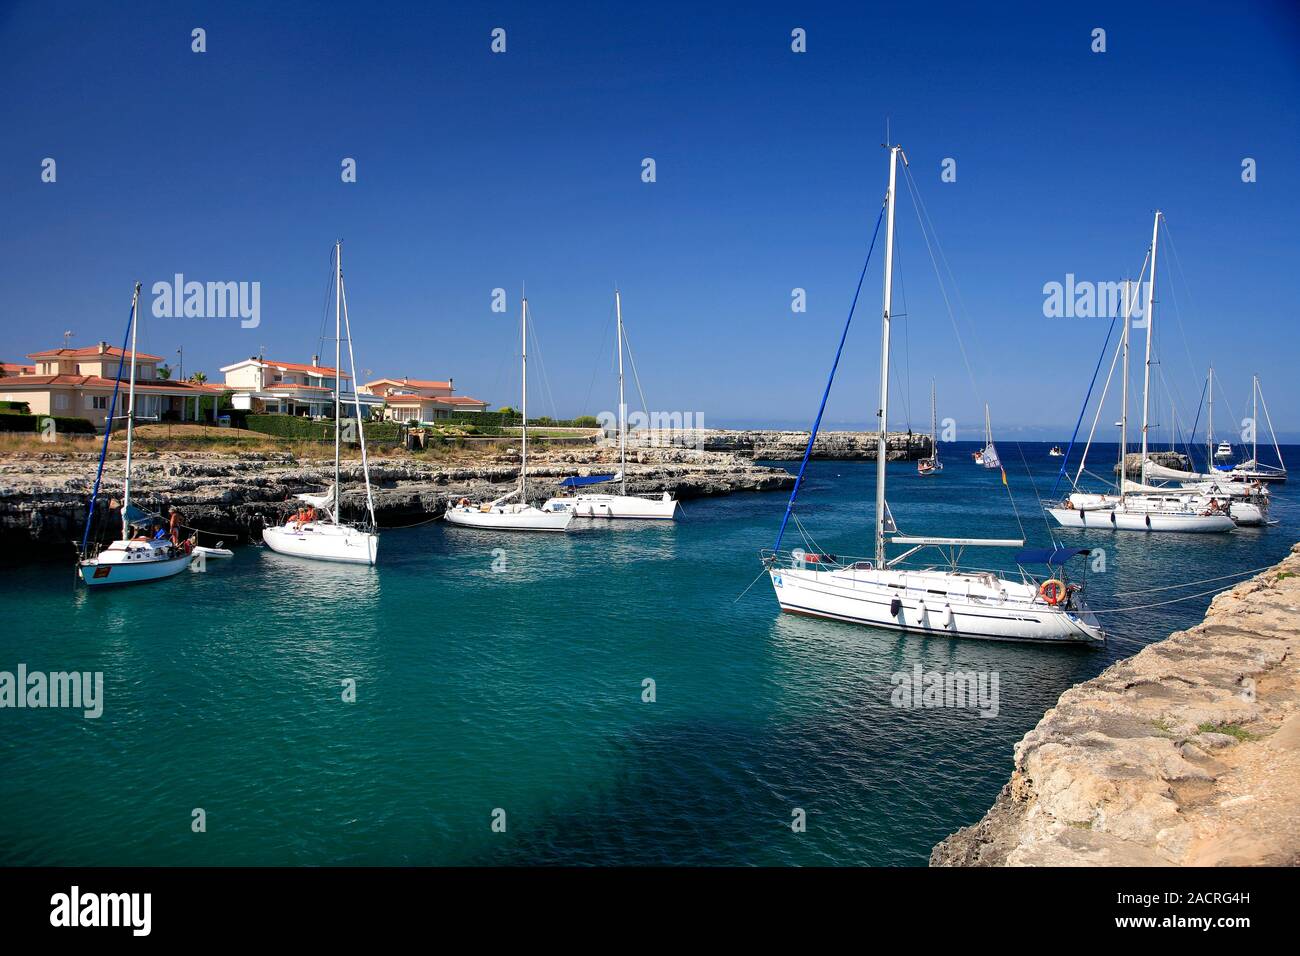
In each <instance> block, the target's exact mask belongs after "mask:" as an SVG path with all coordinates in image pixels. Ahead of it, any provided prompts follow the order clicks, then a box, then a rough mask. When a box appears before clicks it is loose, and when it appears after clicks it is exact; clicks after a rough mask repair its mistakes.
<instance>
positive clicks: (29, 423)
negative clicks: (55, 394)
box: [0, 412, 95, 435]
mask: <svg viewBox="0 0 1300 956" xmlns="http://www.w3.org/2000/svg"><path fill="white" fill-rule="evenodd" d="M47 418H53V419H54V430H55V431H56V432H62V433H64V434H69V435H93V434H94V433H95V426H94V425H92V424H91V423H90V421H89V420H88V419H85V418H60V417H59V416H58V415H15V414H13V413H12V412H0V432H33V433H35V432H39V431H40V430H41V422H43V421H44V420H45V419H47Z"/></svg>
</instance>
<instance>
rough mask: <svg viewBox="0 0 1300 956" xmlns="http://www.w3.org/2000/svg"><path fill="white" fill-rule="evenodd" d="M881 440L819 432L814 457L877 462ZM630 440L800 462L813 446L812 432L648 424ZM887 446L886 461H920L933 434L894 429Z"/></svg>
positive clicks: (646, 444) (872, 436)
mask: <svg viewBox="0 0 1300 956" xmlns="http://www.w3.org/2000/svg"><path fill="white" fill-rule="evenodd" d="M878 439H879V436H878V433H876V432H831V431H824V432H821V433H819V434H818V435H817V441H816V442H815V443H814V444H813V452H812V457H813V458H820V459H842V460H848V459H857V460H862V461H875V460H876V445H877V442H878ZM628 441H629V443H630V444H631V445H632V446H634V447H639V448H668V447H672V448H702V449H704V450H705V451H717V452H727V453H730V454H734V455H743V456H744V457H746V458H765V459H767V460H769V461H791V460H793V461H798V460H800V459H802V458H803V454H804V450H805V449H806V448H807V447H808V433H807V432H788V431H769V430H751V431H735V430H731V429H722V428H688V429H677V430H671V431H670V430H664V429H643V430H640V431H636V432H632V433H631V434H630V435H629V436H628ZM885 448H886V453H885V460H886V461H915V460H916V459H918V458H924V457H926V456H927V455H929V454H930V436H929V435H915V434H912V433H911V432H890V433H889V434H888V435H886V436H885Z"/></svg>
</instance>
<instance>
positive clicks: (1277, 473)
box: [1230, 375, 1286, 484]
mask: <svg viewBox="0 0 1300 956" xmlns="http://www.w3.org/2000/svg"><path fill="white" fill-rule="evenodd" d="M1261 404H1262V405H1263V406H1264V419H1265V421H1267V422H1268V431H1269V434H1270V435H1271V436H1272V438H1273V452H1274V454H1276V455H1277V464H1276V465H1265V464H1263V463H1262V462H1261V461H1260V460H1259V406H1260V405H1261ZM1250 421H1251V451H1250V460H1249V461H1243V462H1240V463H1238V464H1237V465H1234V466H1233V469H1232V471H1231V473H1230V475H1231V478H1232V480H1233V481H1249V482H1254V481H1264V482H1278V483H1279V484H1280V483H1282V482H1284V481H1286V462H1284V461H1283V460H1282V448H1281V447H1280V446H1279V445H1278V443H1277V432H1275V431H1273V417H1272V416H1271V415H1269V413H1268V403H1267V402H1265V401H1264V389H1263V388H1262V387H1261V386H1260V384H1259V376H1258V375H1252V376H1251V380H1250Z"/></svg>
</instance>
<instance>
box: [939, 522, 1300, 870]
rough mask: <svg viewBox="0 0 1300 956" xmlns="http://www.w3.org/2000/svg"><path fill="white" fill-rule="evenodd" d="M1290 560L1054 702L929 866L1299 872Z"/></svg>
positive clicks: (1298, 569) (1299, 579)
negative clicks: (988, 805)
mask: <svg viewBox="0 0 1300 956" xmlns="http://www.w3.org/2000/svg"><path fill="white" fill-rule="evenodd" d="M1298 643H1300V545H1297V546H1296V547H1295V548H1293V549H1292V551H1291V554H1290V555H1289V556H1288V557H1287V558H1286V559H1285V560H1283V561H1282V562H1281V563H1280V564H1278V565H1276V566H1275V567H1273V568H1271V569H1270V570H1268V571H1265V572H1264V573H1263V574H1260V575H1258V576H1257V577H1255V578H1252V579H1251V580H1249V581H1246V582H1244V583H1242V584H1239V585H1237V586H1236V587H1234V588H1232V589H1231V590H1230V591H1226V592H1224V593H1222V594H1220V595H1218V596H1217V597H1216V598H1215V599H1214V601H1213V603H1212V604H1211V605H1210V608H1209V610H1208V611H1207V612H1206V615H1205V620H1204V621H1203V622H1202V623H1201V624H1198V625H1197V626H1196V627H1193V628H1191V629H1190V630H1187V631H1179V632H1176V633H1174V634H1172V635H1170V636H1169V637H1168V638H1166V639H1165V640H1163V641H1160V642H1159V643H1156V644H1152V645H1150V646H1148V647H1146V648H1144V649H1143V650H1142V651H1140V652H1139V653H1138V654H1136V655H1135V656H1133V657H1131V658H1129V659H1127V660H1124V661H1121V662H1119V663H1117V664H1115V665H1113V666H1111V667H1109V668H1107V669H1106V670H1105V671H1103V672H1102V673H1101V674H1100V675H1099V676H1098V677H1096V678H1094V679H1093V680H1090V681H1087V682H1085V683H1083V684H1079V685H1078V686H1076V687H1074V688H1071V689H1070V690H1068V691H1066V692H1065V693H1064V694H1062V695H1061V699H1060V701H1059V702H1058V703H1057V705H1056V706H1055V707H1054V708H1052V709H1051V710H1049V711H1048V712H1047V714H1046V715H1045V716H1044V717H1043V719H1042V720H1041V721H1040V722H1039V724H1038V726H1037V727H1035V728H1034V729H1033V730H1032V731H1030V732H1029V733H1028V734H1026V735H1025V737H1024V739H1023V740H1021V741H1020V743H1019V744H1017V745H1016V748H1015V769H1014V771H1013V772H1012V775H1011V781H1010V782H1009V783H1008V784H1007V785H1006V786H1005V787H1004V788H1003V790H1002V792H1001V793H1000V794H999V795H998V798H997V800H996V801H995V802H994V804H993V808H992V809H991V810H989V812H988V813H987V814H985V816H984V818H983V819H982V820H980V821H979V822H978V823H976V824H974V825H973V826H970V827H966V828H964V829H962V830H959V831H958V832H957V833H954V834H953V835H952V836H950V837H948V838H947V839H946V840H944V841H943V842H942V843H940V844H939V845H938V846H936V847H935V848H934V850H933V852H932V853H931V855H930V863H931V865H933V866H1042V865H1048V866H1053V865H1063V866H1080V865H1095V866H1171V865H1172V866H1215V865H1256V864H1262V865H1276V864H1297V863H1300V660H1298V659H1297V650H1298V649H1300V648H1297V644H1298Z"/></svg>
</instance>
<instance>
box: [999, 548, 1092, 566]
mask: <svg viewBox="0 0 1300 956" xmlns="http://www.w3.org/2000/svg"><path fill="white" fill-rule="evenodd" d="M1077 554H1092V550H1091V549H1089V548H1028V549H1026V550H1024V551H1021V552H1020V553H1019V554H1017V555H1016V564H1064V563H1065V562H1066V561H1069V560H1070V559H1071V558H1072V557H1074V556H1075V555H1077Z"/></svg>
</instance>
